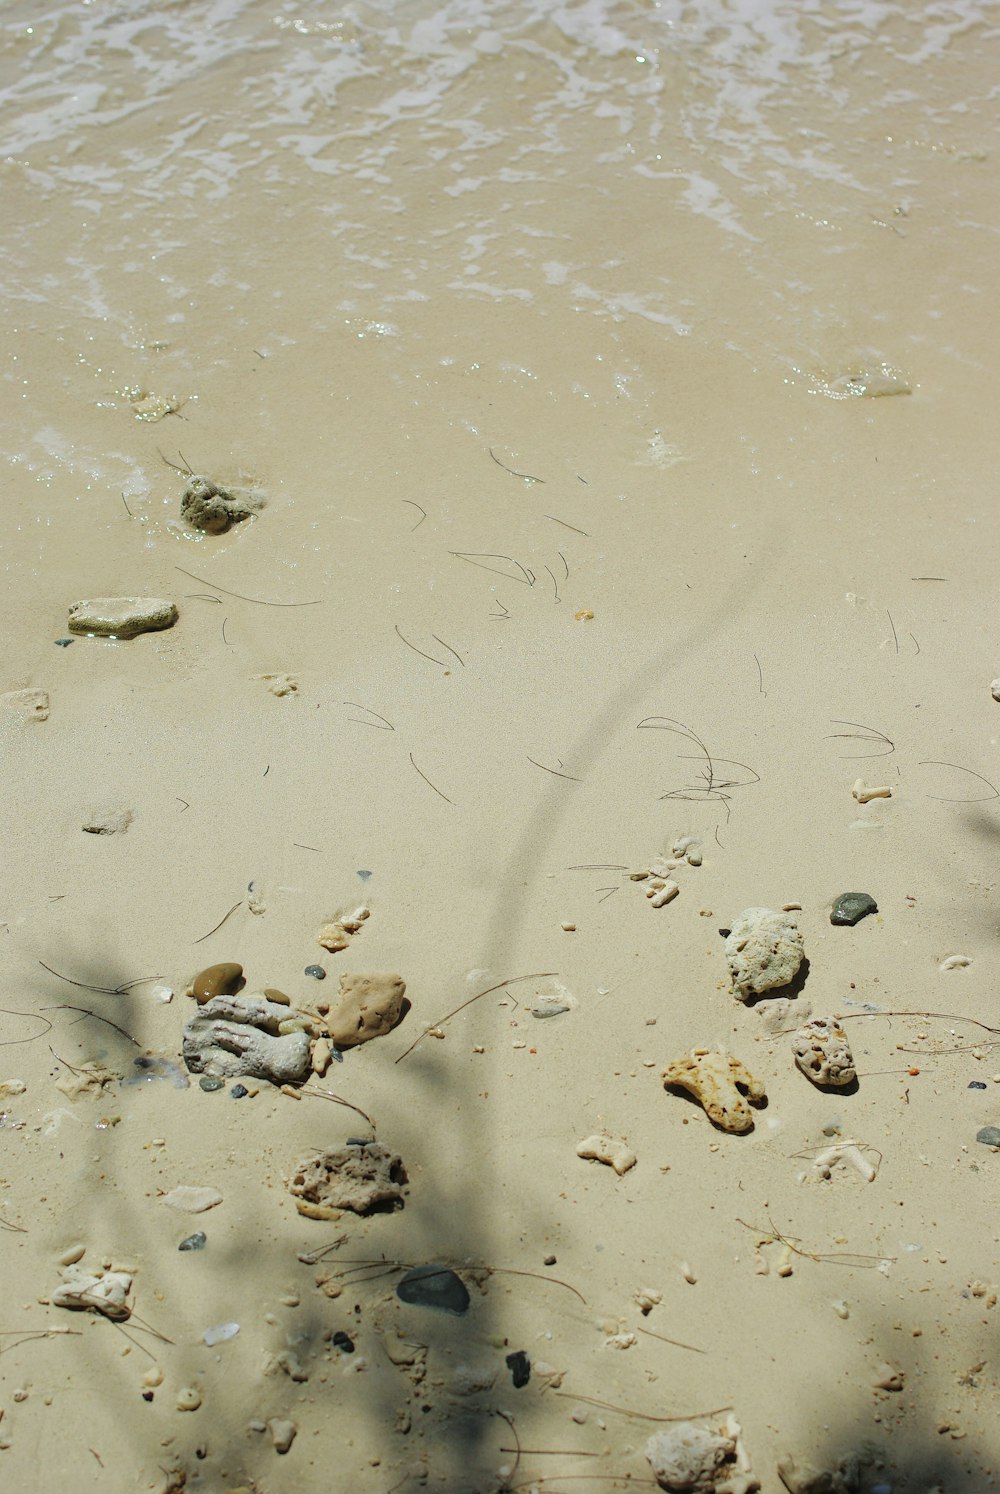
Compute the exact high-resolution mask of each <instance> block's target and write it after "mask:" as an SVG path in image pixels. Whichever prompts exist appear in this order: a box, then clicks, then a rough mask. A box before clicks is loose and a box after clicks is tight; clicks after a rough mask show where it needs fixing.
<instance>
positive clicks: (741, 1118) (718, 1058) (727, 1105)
mask: <svg viewBox="0 0 1000 1494" xmlns="http://www.w3.org/2000/svg"><path fill="white" fill-rule="evenodd" d="M661 1078H662V1080H663V1083H664V1085H674V1086H676V1087H677V1088H678V1089H686V1090H687V1092H688V1093H689V1094H692V1095H694V1097H695V1099H696V1100H699V1101H700V1102H701V1104H702V1105H703V1106H704V1109H705V1114H706V1115H707V1116H708V1118H709V1120H710V1121H712V1122H713V1123H714V1124H715V1125H717V1126H718V1127H719V1128H720V1129H721V1130H723V1131H732V1132H735V1133H740V1132H743V1131H751V1130H752V1129H753V1112H752V1110H751V1109H750V1106H749V1105H748V1104H747V1100H750V1101H751V1102H752V1103H753V1104H755V1105H759V1104H761V1103H762V1101H763V1100H764V1099H766V1095H765V1092H764V1086H763V1084H761V1082H760V1080H759V1079H755V1078H754V1077H753V1075H752V1074H751V1073H750V1070H749V1069H748V1068H747V1067H746V1065H745V1064H743V1063H741V1062H740V1060H739V1059H738V1058H732V1057H730V1055H729V1054H728V1053H724V1052H722V1051H721V1050H714V1049H710V1048H692V1049H691V1053H690V1056H689V1057H688V1058H681V1059H678V1061H677V1062H676V1063H672V1064H668V1066H667V1067H666V1068H665V1069H664V1070H663V1072H662V1075H661ZM742 1091H745V1092H746V1099H744V1096H743V1093H742Z"/></svg>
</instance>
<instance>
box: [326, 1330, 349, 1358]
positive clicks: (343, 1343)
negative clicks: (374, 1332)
mask: <svg viewBox="0 0 1000 1494" xmlns="http://www.w3.org/2000/svg"><path fill="white" fill-rule="evenodd" d="M330 1342H331V1343H332V1344H333V1347H334V1348H335V1349H343V1351H344V1353H345V1354H353V1353H354V1340H353V1338H348V1336H347V1334H346V1333H345V1332H344V1330H343V1328H338V1329H337V1331H336V1333H335V1334H334V1335H333V1338H332V1339H331V1340H330Z"/></svg>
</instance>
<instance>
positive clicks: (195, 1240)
mask: <svg viewBox="0 0 1000 1494" xmlns="http://www.w3.org/2000/svg"><path fill="white" fill-rule="evenodd" d="M207 1243H208V1236H207V1235H206V1234H204V1233H203V1232H202V1231H201V1230H198V1231H197V1232H196V1233H195V1234H193V1235H188V1237H187V1239H186V1240H182V1241H181V1243H180V1244H179V1245H178V1247H177V1249H178V1250H204V1248H205V1246H206V1244H207Z"/></svg>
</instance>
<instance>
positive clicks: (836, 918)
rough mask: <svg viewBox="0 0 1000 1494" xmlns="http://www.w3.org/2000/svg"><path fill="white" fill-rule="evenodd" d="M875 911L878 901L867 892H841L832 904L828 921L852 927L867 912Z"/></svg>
mask: <svg viewBox="0 0 1000 1494" xmlns="http://www.w3.org/2000/svg"><path fill="white" fill-rule="evenodd" d="M877 912H878V903H877V902H876V901H875V899H874V898H873V897H870V896H869V894H868V893H867V892H842V893H841V894H840V896H839V897H838V898H837V901H836V902H835V903H834V905H833V908H832V910H831V913H830V922H831V923H837V924H848V925H849V926H850V927H852V928H853V926H854V925H855V924H856V923H860V921H861V919H862V918H864V917H866V916H867V914H869V913H877Z"/></svg>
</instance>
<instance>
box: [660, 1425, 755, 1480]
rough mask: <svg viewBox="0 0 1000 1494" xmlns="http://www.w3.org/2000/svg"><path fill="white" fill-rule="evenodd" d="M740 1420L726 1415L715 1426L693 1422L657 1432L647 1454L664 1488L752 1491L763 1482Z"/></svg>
mask: <svg viewBox="0 0 1000 1494" xmlns="http://www.w3.org/2000/svg"><path fill="white" fill-rule="evenodd" d="M740 1434H741V1428H740V1424H739V1422H738V1421H737V1420H736V1418H735V1417H734V1416H732V1415H729V1416H726V1417H725V1418H724V1420H723V1421H721V1422H720V1423H718V1425H717V1426H716V1427H714V1428H712V1427H703V1426H698V1425H697V1423H695V1422H692V1421H682V1422H678V1424H677V1425H676V1426H673V1427H670V1428H668V1429H667V1430H666V1431H663V1432H656V1433H654V1435H653V1436H652V1437H650V1439H649V1441H648V1442H647V1443H646V1457H647V1458H648V1460H649V1464H650V1467H651V1468H652V1470H653V1473H654V1474H655V1476H656V1482H657V1483H658V1484H659V1486H660V1488H661V1489H672V1490H674V1491H676V1494H749V1491H750V1490H752V1489H759V1488H760V1482H759V1480H758V1479H756V1478H754V1476H753V1473H752V1472H751V1470H750V1460H749V1458H748V1457H747V1455H746V1451H745V1449H744V1447H743V1442H742V1438H741V1435H740Z"/></svg>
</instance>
